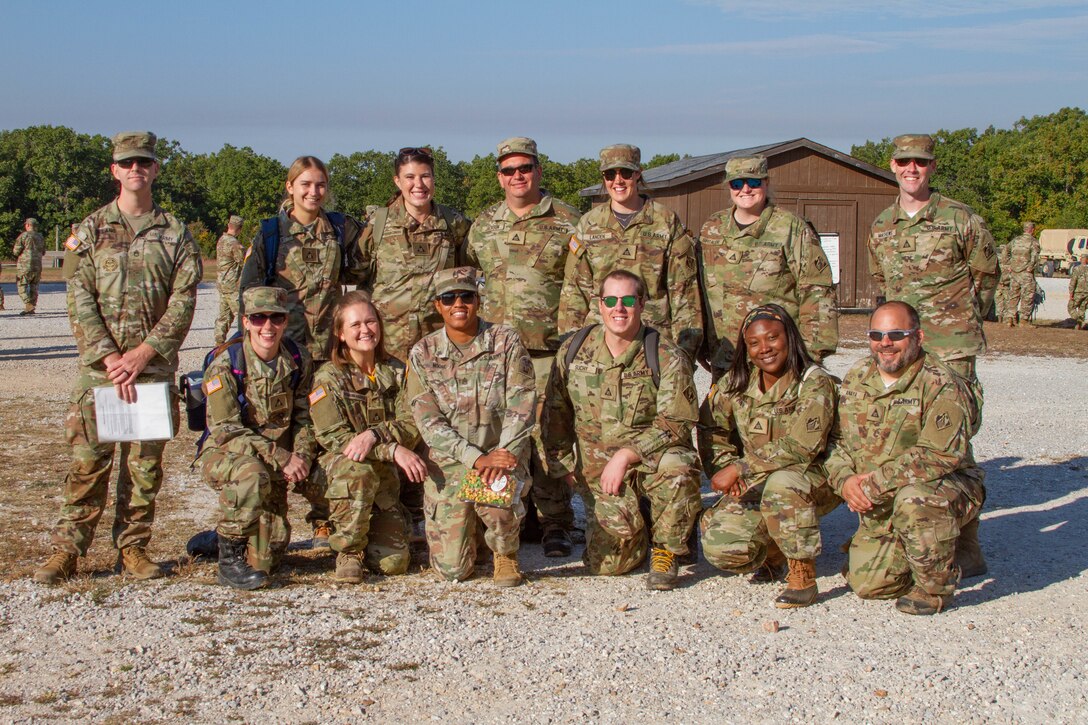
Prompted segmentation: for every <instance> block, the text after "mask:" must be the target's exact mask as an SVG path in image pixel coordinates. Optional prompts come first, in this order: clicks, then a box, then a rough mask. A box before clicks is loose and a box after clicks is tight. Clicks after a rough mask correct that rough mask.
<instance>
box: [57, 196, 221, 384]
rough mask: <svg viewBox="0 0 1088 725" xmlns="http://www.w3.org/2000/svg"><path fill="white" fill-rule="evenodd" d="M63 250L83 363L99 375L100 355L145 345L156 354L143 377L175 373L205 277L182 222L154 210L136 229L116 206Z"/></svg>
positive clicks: (95, 217)
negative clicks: (179, 351) (140, 226)
mask: <svg viewBox="0 0 1088 725" xmlns="http://www.w3.org/2000/svg"><path fill="white" fill-rule="evenodd" d="M64 246H65V249H66V252H65V257H64V276H65V278H66V279H67V280H68V320H69V322H70V323H71V325H72V332H73V334H74V335H75V339H76V346H77V348H78V349H79V362H80V365H82V366H84V367H87V368H94V369H97V370H104V369H105V364H104V363H103V362H102V360H103V358H105V357H106V356H108V355H110V354H111V353H115V352H116V353H118V354H122V355H123V354H124V353H126V352H128V351H129V350H132V349H134V348H136V347H137V346H139V345H140V343H143V342H146V343H147V344H148V345H150V346H151V347H152V348H153V349H154V350H155V352H156V353H158V354H157V355H155V357H153V358H152V359H151V361H150V362H149V363H148V365H147V367H146V368H145V370H144V372H145V373H148V374H170V375H172V374H173V373H174V372H176V371H177V368H178V349H179V348H180V347H181V343H182V341H183V340H184V339H185V336H186V335H187V334H188V333H189V326H190V325H191V324H192V322H193V312H194V311H195V310H196V288H197V285H198V284H200V278H201V276H202V275H203V273H204V267H203V264H202V262H201V259H200V250H198V249H197V246H196V243H195V242H194V241H193V238H192V236H191V235H190V234H189V230H188V229H186V228H185V225H184V224H182V223H181V221H179V220H178V219H177V218H176V217H175V216H174V215H173V214H168V213H167V212H164V211H163V210H162V209H160V208H159V207H158V206H156V207H154V210H153V213H152V216H151V218H150V222H149V223H148V224H147V226H145V227H144V228H143V229H140V230H139V231H133V230H132V228H131V227H129V224H128V222H127V221H126V220H125V218H124V215H123V214H121V211H120V210H119V209H118V208H117V202H116V201H113V202H110V203H109V204H107V205H106V206H104V207H102V208H101V209H99V210H98V211H96V212H94V213H93V214H91V215H90V216H89V217H87V218H86V219H84V220H83V222H82V223H81V224H80V225H79V228H78V229H77V230H76V232H75V234H73V235H72V236H71V237H69V238H68V241H67V242H65V245H64Z"/></svg>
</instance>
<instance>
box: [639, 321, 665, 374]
mask: <svg viewBox="0 0 1088 725" xmlns="http://www.w3.org/2000/svg"><path fill="white" fill-rule="evenodd" d="M660 343H661V335H660V334H659V333H658V331H657V330H655V329H654V328H652V327H646V328H645V329H644V330H643V331H642V349H643V351H644V352H645V353H646V365H647V366H649V368H650V378H651V379H652V380H653V381H654V387H655V388H659V387H661V357H660V355H659V354H658V346H659V345H660Z"/></svg>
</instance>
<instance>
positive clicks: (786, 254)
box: [699, 204, 839, 379]
mask: <svg viewBox="0 0 1088 725" xmlns="http://www.w3.org/2000/svg"><path fill="white" fill-rule="evenodd" d="M699 257H700V262H701V265H700V269H699V281H700V283H701V288H702V293H703V309H704V310H705V311H706V320H707V324H706V331H705V338H704V339H705V342H706V351H707V357H708V358H709V359H710V364H711V369H712V370H713V371H714V377H715V379H717V378H720V377H721V376H722V375H723V374H724V373H725V371H726V370H728V369H729V365H730V364H731V363H732V361H733V345H734V342H735V341H736V339H737V333H738V332H739V331H740V326H741V323H742V322H743V321H744V318H745V316H746V315H747V314H748V313H749V312H750V311H752V310H753V309H755V308H756V307H758V306H760V305H764V304H768V303H772V302H773V303H775V304H779V305H782V307H784V308H785V309H786V311H787V312H789V313H790V317H792V318H793V319H794V320H795V321H796V322H797V327H798V328H799V329H800V330H801V336H802V337H803V338H804V340H805V345H806V347H808V349H809V351H810V352H811V353H812V354H813V355H815V356H817V357H818V358H819V359H821V360H822V359H823V358H824V357H826V356H828V355H830V354H832V353H833V352H835V348H836V347H837V346H838V342H839V318H838V310H837V308H836V299H835V288H834V287H833V286H832V283H831V267H830V265H829V264H828V262H827V255H826V254H825V253H824V250H823V248H822V247H821V246H820V240H819V238H818V237H817V236H816V232H815V231H813V229H812V227H811V226H810V225H809V224H808V223H807V222H806V221H805V220H804V219H801V218H800V217H798V216H796V215H795V214H792V213H791V212H788V211H786V210H785V209H782V208H780V207H777V206H775V205H774V204H767V206H766V208H765V209H764V210H763V213H762V214H760V216H759V220H758V221H756V222H755V223H753V224H750V225H748V226H747V227H745V228H743V229H741V228H740V227H739V226H738V225H737V222H736V220H735V219H734V218H733V207H730V208H728V209H725V210H724V211H719V212H716V213H714V214H712V215H711V216H710V219H709V220H707V222H706V224H704V225H703V229H702V231H701V232H700V233H699Z"/></svg>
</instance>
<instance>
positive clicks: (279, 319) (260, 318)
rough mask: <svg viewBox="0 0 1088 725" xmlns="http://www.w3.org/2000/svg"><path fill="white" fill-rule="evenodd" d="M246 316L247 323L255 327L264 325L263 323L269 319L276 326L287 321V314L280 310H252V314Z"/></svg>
mask: <svg viewBox="0 0 1088 725" xmlns="http://www.w3.org/2000/svg"><path fill="white" fill-rule="evenodd" d="M248 317H249V323H250V324H251V325H255V326H256V327H264V323H266V322H268V321H269V320H271V321H272V324H273V325H276V326H277V327H278V326H279V325H282V324H283V323H285V322H287V315H285V314H284V313H282V312H254V313H253V314H252V315H248Z"/></svg>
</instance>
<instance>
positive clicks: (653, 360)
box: [563, 324, 661, 388]
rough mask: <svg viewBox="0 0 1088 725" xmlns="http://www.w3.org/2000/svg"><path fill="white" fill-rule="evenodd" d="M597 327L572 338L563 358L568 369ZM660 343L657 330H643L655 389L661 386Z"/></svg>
mask: <svg viewBox="0 0 1088 725" xmlns="http://www.w3.org/2000/svg"><path fill="white" fill-rule="evenodd" d="M595 327H597V325H595V324H594V325H586V326H585V327H583V328H582V329H581V330H579V331H578V332H576V333H574V335H573V336H572V337H571V341H570V347H568V348H567V354H566V356H565V357H564V358H563V362H565V363H566V365H567V368H568V369H569V368H570V364H571V363H572V362H574V356H575V355H577V354H578V350H580V349H581V348H582V343H584V342H585V341H586V338H587V337H589V333H591V332H593V328H595ZM660 341H661V335H660V334H659V333H658V332H657V330H655V329H654V328H652V327H644V328H642V347H643V349H644V350H645V351H646V365H647V367H649V368H650V379H652V380H653V381H654V387H655V388H656V387H660V385H661V360H660V358H659V356H658V343H659V342H660Z"/></svg>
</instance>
